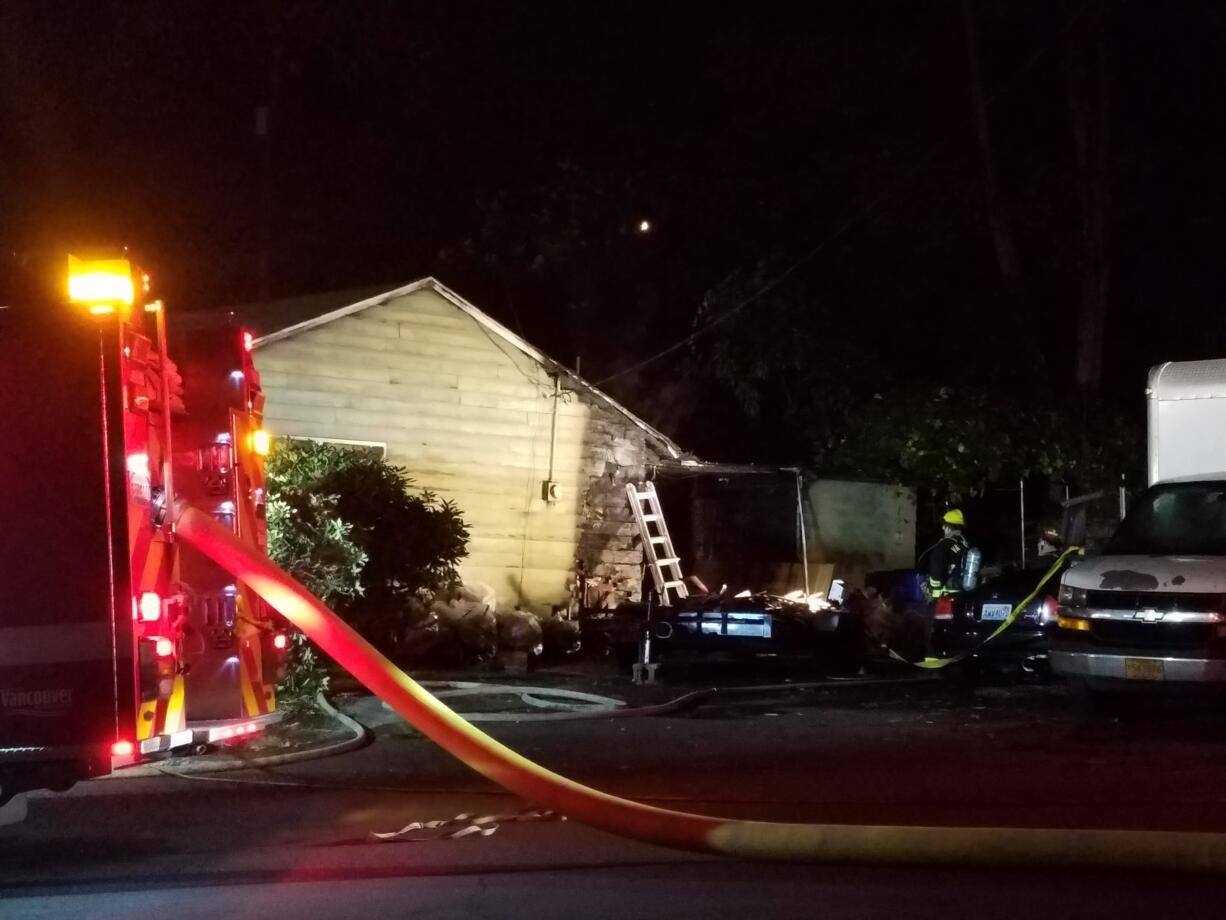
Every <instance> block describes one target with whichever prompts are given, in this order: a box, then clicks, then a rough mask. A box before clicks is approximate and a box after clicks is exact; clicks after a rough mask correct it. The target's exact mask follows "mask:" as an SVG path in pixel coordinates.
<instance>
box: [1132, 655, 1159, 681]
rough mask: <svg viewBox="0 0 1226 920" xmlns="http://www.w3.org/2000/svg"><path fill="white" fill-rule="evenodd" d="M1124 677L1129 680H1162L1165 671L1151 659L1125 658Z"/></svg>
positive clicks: (1157, 662)
mask: <svg viewBox="0 0 1226 920" xmlns="http://www.w3.org/2000/svg"><path fill="white" fill-rule="evenodd" d="M1124 676H1125V677H1126V678H1128V679H1129V680H1162V679H1163V678H1165V677H1166V669H1165V668H1164V667H1163V665H1162V662H1161V661H1155V660H1154V659H1153V658H1125V659H1124Z"/></svg>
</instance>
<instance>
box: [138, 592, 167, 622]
mask: <svg viewBox="0 0 1226 920" xmlns="http://www.w3.org/2000/svg"><path fill="white" fill-rule="evenodd" d="M140 618H141V621H142V622H144V623H156V622H157V621H158V620H160V619H161V618H162V599H161V598H160V597H158V595H157V594H156V593H155V592H153V591H146V592H145V593H144V594H142V595H141V596H140Z"/></svg>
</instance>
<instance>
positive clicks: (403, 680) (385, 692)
mask: <svg viewBox="0 0 1226 920" xmlns="http://www.w3.org/2000/svg"><path fill="white" fill-rule="evenodd" d="M178 536H179V538H180V539H182V540H185V541H187V542H188V543H190V544H191V545H192V546H194V547H195V548H196V549H198V550H200V551H201V552H203V553H204V554H205V555H207V556H208V557H209V558H211V559H212V560H213V561H214V562H216V563H217V564H218V565H220V566H221V567H222V568H224V569H226V570H227V571H228V572H230V573H232V574H233V575H234V576H235V577H236V578H238V579H240V580H241V581H243V582H244V583H245V584H246V585H247V586H248V587H249V588H250V589H251V590H253V591H254V592H255V593H256V594H258V595H260V597H262V598H264V600H265V601H267V602H268V603H269V604H271V605H272V606H273V607H274V608H275V609H276V610H278V611H279V612H280V613H281V614H282V615H283V616H285V618H286V619H288V620H289V621H290V622H291V623H293V624H294V625H295V626H296V627H298V629H300V630H302V632H304V633H305V634H306V635H307V636H309V637H310V638H311V639H312V640H313V641H314V642H315V643H316V644H318V645H319V646H320V648H322V649H324V650H325V651H326V652H328V654H329V655H331V656H332V657H333V658H334V659H335V660H336V662H337V663H338V664H339V665H340V666H341V667H343V668H345V669H346V670H348V671H349V672H350V673H351V674H352V675H353V676H354V677H356V678H357V679H358V680H360V681H361V682H362V683H363V684H365V685H366V687H367V688H368V689H369V690H370V691H371V692H372V693H374V694H375V695H376V696H378V697H380V698H381V699H383V700H384V701H385V702H387V703H388V704H389V705H390V706H392V708H394V709H395V710H396V711H397V712H398V713H400V715H402V716H403V717H404V718H405V719H406V720H408V721H409V722H410V723H411V724H412V725H413V726H414V727H415V728H417V729H418V730H419V731H420V732H421V733H422V734H424V735H425V736H426V737H428V738H430V739H431V740H432V741H434V742H435V743H437V744H438V745H440V746H441V747H442V748H444V749H445V750H446V751H448V752H449V753H451V754H452V755H454V756H455V757H457V758H459V759H460V760H461V761H463V762H464V763H466V764H468V766H470V767H472V768H473V769H474V770H476V771H477V772H478V773H481V774H482V775H484V776H486V777H487V778H489V779H490V780H492V781H494V782H495V783H497V784H498V785H500V786H502V787H504V788H506V789H508V790H510V791H512V792H514V793H516V794H518V795H520V796H523V797H524V798H525V799H528V800H530V801H532V802H535V803H538V804H540V805H542V806H544V807H546V808H549V809H552V810H554V811H557V812H559V813H561V814H564V815H567V816H568V817H571V818H573V819H576V820H579V821H582V822H583V823H585V824H589V825H591V826H593V827H596V828H600V829H601V830H605V831H608V832H610V833H613V834H619V835H621V836H625V837H631V838H634V839H636V840H642V841H645V842H647V843H654V844H660V845H663V846H668V847H675V848H679V849H683V850H692V851H696V852H701V853H712V854H717V855H720V856H731V857H741V858H748V859H772V860H788V861H805V862H819V863H828V864H833V863H864V864H872V863H875V864H887V865H891V864H892V865H900V864H910V865H929V866H950V867H959V868H965V867H971V866H975V867H987V866H993V867H1008V868H1022V867H1040V866H1042V867H1051V868H1078V869H1084V868H1117V869H1139V870H1144V871H1150V872H1153V871H1183V872H1188V871H1193V872H1223V871H1226V834H1209V833H1183V832H1172V831H1119V830H1087V829H1079V830H1055V829H1035V828H962V827H908V826H872V825H847V824H787V823H776V822H763V821H739V820H730V819H724V818H715V817H710V816H707V815H695V814H689V813H687V812H681V811H671V810H668V809H663V808H656V807H653V806H649V805H643V804H641V803H639V802H633V801H630V800H629V799H623V798H619V797H617V796H614V795H609V794H608V793H605V792H601V791H599V790H597V789H592V788H589V787H587V786H584V785H582V784H580V783H577V782H575V781H573V780H570V779H567V778H566V777H564V776H559V775H558V774H556V773H553V772H552V771H550V770H547V769H545V768H544V767H542V766H540V765H539V764H536V763H533V762H532V761H530V760H528V759H527V758H525V757H523V756H521V755H520V754H517V753H516V752H515V751H513V750H511V749H510V748H508V747H506V746H505V745H503V744H501V743H500V742H498V741H496V740H494V739H493V738H491V737H490V736H489V735H487V734H485V733H484V732H482V731H481V730H480V729H477V728H475V727H474V726H472V725H470V724H468V723H467V722H465V721H464V720H463V719H461V718H460V717H459V716H457V715H456V714H455V713H454V712H452V711H451V710H450V709H448V708H447V707H446V706H444V705H443V704H442V703H440V702H439V701H438V700H436V699H435V698H434V697H433V696H431V695H430V694H429V693H428V692H426V691H425V690H424V689H423V688H422V687H421V686H420V685H419V684H418V683H417V682H416V681H414V680H413V679H412V678H410V677H409V676H408V675H407V674H405V673H404V672H403V671H401V670H400V669H399V668H397V667H396V666H395V665H394V664H392V663H391V662H390V661H388V659H386V658H385V657H383V655H381V654H380V653H379V652H378V651H376V650H375V648H374V647H373V646H371V645H370V644H369V643H368V642H367V641H366V640H365V639H363V638H362V637H361V636H359V635H358V634H357V633H356V632H354V630H353V629H352V628H351V627H350V626H349V625H348V624H347V623H345V622H344V621H343V620H341V619H340V618H339V617H338V616H337V615H336V614H334V613H333V612H332V611H331V610H329V609H328V608H327V607H326V606H324V604H323V603H321V602H320V601H319V600H318V599H317V598H315V597H314V596H312V595H311V593H310V592H309V591H307V590H306V589H305V588H303V587H302V585H300V584H298V582H296V581H295V580H294V579H293V578H291V577H290V576H289V575H286V574H285V573H284V572H282V571H281V570H280V569H278V568H277V567H276V566H275V565H273V564H272V563H271V562H270V561H269V560H268V559H267V558H265V557H263V556H261V555H260V554H259V553H257V552H254V551H252V550H251V549H249V548H248V547H246V546H245V545H243V544H242V543H240V542H239V541H238V539H237V538H236V537H235V536H234V535H233V534H232V533H230V532H229V531H228V530H226V529H225V528H223V527H222V526H221V525H220V524H218V523H217V522H216V521H214V520H213V519H212V518H211V517H209V516H208V515H207V514H205V513H204V512H201V511H199V510H197V509H194V508H188V509H187V510H185V511H184V512H183V513H182V515H181V516H180V518H179V522H178Z"/></svg>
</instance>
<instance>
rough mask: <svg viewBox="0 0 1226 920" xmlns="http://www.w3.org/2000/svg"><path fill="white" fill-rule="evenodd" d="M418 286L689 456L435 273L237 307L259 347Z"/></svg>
mask: <svg viewBox="0 0 1226 920" xmlns="http://www.w3.org/2000/svg"><path fill="white" fill-rule="evenodd" d="M419 291H433V292H435V293H436V294H438V295H439V296H440V297H442V298H444V299H446V300H448V301H450V302H451V303H452V304H454V305H455V306H456V307H457V308H458V309H460V310H461V311H462V312H464V313H467V314H468V315H469V316H470V317H472V319H473V320H475V321H476V322H477V323H479V324H480V325H481V326H482V328H484V329H485V330H486V332H488V333H490V334H491V335H495V336H498V337H499V338H500V339H502V340H503V341H505V342H506V343H507V344H509V345H511V346H512V347H513V348H515V349H517V350H518V351H520V352H522V353H523V354H525V355H527V356H528V357H529V358H531V359H532V360H533V361H536V362H537V363H538V364H540V365H541V366H542V367H544V368H545V370H546V371H547V372H548V373H550V374H559V375H561V376H562V377H563V379H564V380H565V381H567V382H568V383H569V384H570V385H571V386H572V387H573V388H574V389H576V390H578V391H581V392H584V393H586V394H587V395H588V396H589V397H590V398H592V399H593V400H596V401H599V402H603V403H605V404H607V405H608V406H609V407H611V408H612V409H613V410H615V411H616V412H618V413H620V414H621V415H622V416H624V417H625V418H626V419H627V420H628V421H630V422H631V423H632V424H634V425H635V426H636V427H638V428H639V429H641V430H642V431H643V432H644V433H645V434H646V435H647V436H648V437H649V438H650V439H651V440H652V441H654V442H655V443H656V445H657V446H658V447H660V448H662V449H663V450H664V451H665V452H666V453H667V454H668V455H669V457H671V458H672V459H674V460H678V459H680V458H681V457H683V456H687V455H686V454H685V452H684V451H682V449H681V448H680V447H679V446H678V445H677V444H676V442H674V441H673V440H672V438H670V437H668V436H667V435H666V434H664V433H663V432H662V431H659V430H658V429H656V428H654V427H653V426H651V425H649V424H647V422H645V421H643V420H642V419H641V418H639V417H638V416H637V415H635V414H634V413H633V412H631V411H630V410H629V409H627V408H626V407H625V406H623V405H622V404H621V403H619V402H617V400H615V399H613V398H612V397H611V396H609V395H608V394H607V393H605V392H604V391H603V390H601V389H599V388H597V387H596V386H595V385H594V384H592V383H589V382H588V381H586V380H584V379H583V378H582V377H580V376H579V375H578V374H576V373H575V372H574V371H572V370H570V369H569V368H567V367H566V366H565V365H564V364H561V363H559V362H558V361H555V360H554V359H553V358H550V357H549V356H548V355H546V354H545V353H544V352H542V351H541V350H540V349H538V348H536V347H535V346H534V345H532V344H530V343H529V342H527V341H525V340H524V339H523V338H522V337H521V336H518V335H516V334H515V333H514V332H512V331H511V330H510V329H508V328H507V327H506V326H504V325H502V323H500V322H498V320H496V319H494V318H493V317H492V316H490V315H489V314H487V313H485V312H484V311H482V310H481V309H479V308H478V307H476V306H475V305H473V304H472V303H470V302H469V301H467V300H465V299H464V298H463V297H461V296H460V295H459V294H457V293H456V292H455V291H453V290H451V288H449V287H447V286H446V285H445V284H443V283H442V282H440V281H438V280H437V279H436V278H432V277H430V278H421V279H419V280H417V281H414V282H412V283H410V284H405V285H401V286H400V287H393V288H391V289H390V290H389V289H387V286H386V285H379V286H377V287H364V288H355V289H352V290H348V291H336V292H329V293H325V294H314V295H308V296H306V297H296V298H292V299H289V300H281V301H274V302H272V303H269V304H264V305H261V306H248V307H236V308H234V312H235V314H236V315H237V316H238V317H239V319H241V320H242V322H243V323H244V324H245V325H248V326H250V327H251V328H252V329H253V330H254V331H255V332H256V334H257V338H256V340H255V347H256V348H257V349H258V348H261V347H263V346H267V345H271V344H273V343H274V342H279V341H281V340H282V339H288V338H291V337H292V336H295V335H300V334H301V333H303V332H308V331H309V330H311V329H315V328H317V327H319V326H323V325H325V324H327V323H330V322H332V321H333V320H338V319H341V318H342V317H345V316H353V315H354V314H355V313H361V312H362V311H363V310H369V309H370V308H371V307H377V306H380V305H381V304H385V303H387V302H388V301H391V300H395V299H396V298H398V297H404V296H406V295H408V294H415V293H417V292H419Z"/></svg>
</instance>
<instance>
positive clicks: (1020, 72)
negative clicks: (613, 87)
mask: <svg viewBox="0 0 1226 920" xmlns="http://www.w3.org/2000/svg"><path fill="white" fill-rule="evenodd" d="M1090 2H1092V0H1087V2H1085V3H1083V4H1082V5H1081V6H1080V7H1078V8H1077V9H1076V10H1074V11H1073V13H1072V14H1071V15H1070V16H1069V18H1068V20H1067V21H1066V22H1065V24H1064V26H1063V27H1062V28H1061V29H1060V31H1059V32H1057V33H1056V34H1055V35H1053V36H1052V37H1051V38H1050V39H1049V40H1048V41H1047V42H1045V43H1044V44H1043V45H1041V46H1040V47H1039V48H1038V49H1036V50H1035V52H1034V53H1033V54H1032V55H1031V56H1030V57H1029V58H1027V59H1026V61H1024V62H1023V63H1022V65H1021V66H1020V67H1018V69H1017V70H1015V71H1014V72H1013V74H1012V76H1010V77H1009V79H1008V80H1007V81H1005V83H1004V85H1003V86H1001V88H1000V89H998V90H997V91H996V92H994V93H993V94H992V95H991V96H989V97H988V99H987V101H986V102H985V104H984V107H985V108H991V106H992V104H993V103H995V102H996V101H997V100H998V99H999V98H1000V97H1001V96H1003V95H1005V94H1006V93H1009V92H1011V91H1012V90H1013V89H1014V88H1015V87H1016V86H1017V85H1018V84H1019V83H1020V82H1021V79H1022V77H1023V76H1025V75H1026V74H1027V73H1029V72H1030V70H1031V69H1032V68H1033V67H1034V66H1035V65H1036V64H1038V62H1039V61H1040V60H1042V59H1043V57H1044V56H1045V55H1046V54H1047V53H1048V52H1049V51H1050V50H1051V49H1052V48H1053V47H1054V46H1055V45H1056V43H1057V42H1059V41H1061V40H1063V38H1064V36H1065V35H1067V34H1068V33H1069V31H1070V30H1071V29H1072V28H1073V26H1074V25H1076V24H1077V21H1078V20H1079V19H1081V17H1082V15H1083V14H1084V13H1085V11H1086V9H1087V8H1088V7H1089V5H1090ZM951 137H952V135H950V134H946V136H945V137H943V138H941V139H940V140H939V141H937V142H936V143H935V144H934V145H933V146H932V147H931V148H930V149H929V150H928V152H927V153H926V154H924V156H923V157H921V158H920V161H919V162H918V163H917V164H916V165H915V166H913V167H912V168H911V169H910V170H909V171H908V172H907V174H906V175H905V176H904V177H903V179H902V181H901V182H899V183H898V184H897V185H896V186H895V187H894V188H892V189H888V190H886V191H884V192H882V193H881V194H880V195H878V196H877V197H875V198H874V199H873V200H872V201H870V202H869V203H868V204H867V205H865V206H864V207H863V208H861V209H860V210H859V211H858V212H856V213H855V214H853V215H852V216H851V217H849V218H847V220H845V221H844V222H843V223H841V224H840V225H839V226H838V227H837V228H836V229H835V231H834V232H833V233H831V234H830V235H829V236H827V237H826V238H825V239H823V240H822V241H821V242H819V243H818V244H817V245H816V246H814V247H813V248H812V249H810V250H809V251H808V252H806V253H805V254H804V255H802V256H800V257H799V258H798V259H796V260H795V261H794V262H792V263H790V264H789V265H788V266H787V267H786V268H785V269H783V271H781V272H780V273H779V274H777V275H776V276H775V277H774V278H772V279H771V280H770V281H767V282H766V283H765V284H763V285H762V286H761V287H759V288H758V289H757V290H756V291H754V292H753V293H752V294H750V295H749V296H748V297H746V298H745V299H743V300H741V301H739V302H738V303H736V304H734V305H733V306H731V307H729V308H728V309H727V310H725V311H724V312H723V313H720V314H719V315H717V316H714V317H712V318H711V319H710V320H709V321H708V322H707V323H706V324H705V325H703V326H701V327H700V328H698V329H695V330H694V331H693V332H691V333H690V334H689V335H687V336H685V337H684V338H681V339H678V340H677V341H676V342H674V343H673V344H671V345H669V346H667V347H665V348H663V349H661V350H660V351H658V352H656V353H655V354H653V355H651V356H650V357H647V358H644V359H643V360H642V361H638V362H636V363H634V364H631V365H629V366H627V367H623V368H622V369H621V370H618V371H614V372H613V373H612V374H609V376H607V377H604V378H602V379H600V380H597V381H596V382H595V384H594V386H598V387H599V386H604V385H605V384H606V383H608V382H609V381H610V380H616V379H617V378H618V377H622V376H624V375H626V374H630V373H633V372H634V371H637V370H641V369H642V368H644V367H646V366H647V365H649V364H654V363H655V362H657V361H659V360H661V359H662V358H667V357H668V356H669V355H671V354H673V353H674V352H676V351H678V350H679V349H682V348H684V347H685V346H686V345H689V344H690V343H691V342H693V341H695V340H696V339H698V338H700V337H701V336H704V335H706V334H707V333H708V332H711V331H712V330H713V329H715V328H717V327H718V326H720V325H721V324H722V323H724V322H727V321H728V320H729V319H731V318H732V317H733V316H735V315H736V314H738V313H740V312H741V311H742V310H744V309H745V308H746V307H748V306H749V305H750V304H753V303H755V302H756V301H758V300H760V299H761V298H762V297H763V296H765V295H766V294H769V293H770V292H771V291H773V290H774V289H775V288H777V287H779V285H781V284H782V283H783V282H784V281H786V280H787V279H788V278H790V277H791V276H792V274H794V273H795V272H796V270H797V269H799V268H801V267H802V266H804V265H806V264H807V263H809V262H811V261H812V260H813V259H815V258H816V257H817V256H818V255H819V254H820V253H822V252H823V251H824V250H825V249H827V248H828V247H829V246H830V245H831V244H832V243H834V242H836V241H837V240H838V239H839V238H841V237H842V236H843V234H845V233H846V232H847V231H848V230H850V229H851V228H852V227H854V226H855V225H856V224H858V223H860V222H862V221H864V220H867V219H868V218H869V217H871V216H872V215H873V213H874V212H875V211H876V210H877V208H878V207H880V206H881V205H882V204H883V203H885V201H886V200H888V199H889V198H892V197H893V196H894V195H896V194H898V193H899V192H901V191H903V190H904V189H906V188H907V187H909V186H910V185H911V183H912V182H914V181H915V179H916V178H918V176H919V175H920V173H922V172H923V171H924V170H925V169H927V168H928V165H929V164H930V163H931V162H932V161H933V159H935V158H936V156H937V154H938V153H940V152H942V151H943V150H944V149H945V147H947V146H948V145H949V142H950V140H951Z"/></svg>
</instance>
